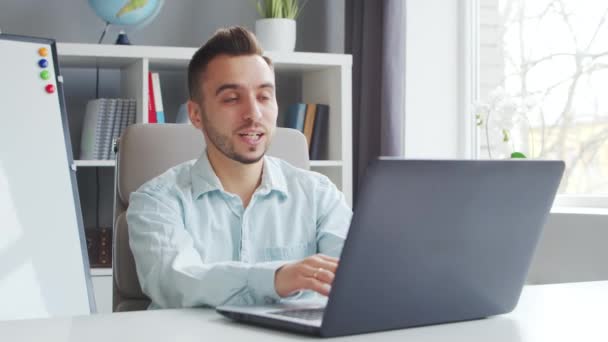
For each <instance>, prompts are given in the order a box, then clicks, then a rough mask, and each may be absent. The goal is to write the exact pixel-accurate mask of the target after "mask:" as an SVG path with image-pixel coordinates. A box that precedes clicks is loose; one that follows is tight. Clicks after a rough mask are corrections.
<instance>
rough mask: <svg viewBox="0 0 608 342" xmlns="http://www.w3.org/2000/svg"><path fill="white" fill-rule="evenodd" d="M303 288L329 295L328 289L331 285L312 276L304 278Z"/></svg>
mask: <svg viewBox="0 0 608 342" xmlns="http://www.w3.org/2000/svg"><path fill="white" fill-rule="evenodd" d="M304 288H305V289H307V290H312V291H315V292H317V293H320V294H322V295H324V296H329V291H330V290H331V286H330V285H329V284H326V283H323V282H321V281H319V280H317V279H314V278H305V280H304Z"/></svg>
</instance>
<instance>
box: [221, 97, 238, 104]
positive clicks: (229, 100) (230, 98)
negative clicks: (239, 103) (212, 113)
mask: <svg viewBox="0 0 608 342" xmlns="http://www.w3.org/2000/svg"><path fill="white" fill-rule="evenodd" d="M236 100H237V98H236V97H229V98H227V99H224V103H231V102H236Z"/></svg>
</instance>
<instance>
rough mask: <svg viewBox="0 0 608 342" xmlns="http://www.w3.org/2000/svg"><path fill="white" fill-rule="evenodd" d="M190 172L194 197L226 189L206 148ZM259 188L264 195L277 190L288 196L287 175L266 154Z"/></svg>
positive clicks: (275, 161) (274, 160)
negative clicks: (214, 169)
mask: <svg viewBox="0 0 608 342" xmlns="http://www.w3.org/2000/svg"><path fill="white" fill-rule="evenodd" d="M190 174H191V178H192V190H193V192H194V193H193V195H194V198H199V197H200V196H202V195H204V194H206V193H208V192H211V191H224V187H223V186H222V182H220V179H219V178H218V177H217V175H216V174H215V171H213V168H212V167H211V163H210V162H209V158H208V157H207V150H206V149H205V151H203V153H202V154H201V156H200V157H199V158H198V160H197V161H196V162H195V163H194V165H193V166H192V169H191V171H190ZM258 189H259V190H260V192H261V194H262V195H267V194H269V193H270V192H272V191H277V192H279V193H280V194H282V195H283V196H285V197H287V196H288V193H287V182H286V180H285V175H284V174H283V172H282V170H281V168H280V166H279V165H278V164H277V160H276V159H274V158H272V157H268V156H264V166H263V170H262V182H261V183H260V186H259V188H258Z"/></svg>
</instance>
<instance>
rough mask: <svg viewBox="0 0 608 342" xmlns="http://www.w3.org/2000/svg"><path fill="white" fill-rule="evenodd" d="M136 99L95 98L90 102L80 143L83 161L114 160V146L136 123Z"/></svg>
mask: <svg viewBox="0 0 608 342" xmlns="http://www.w3.org/2000/svg"><path fill="white" fill-rule="evenodd" d="M136 109H137V103H136V100H135V99H95V100H91V101H89V102H88V103H87V107H86V113H85V115H84V120H83V124H82V136H81V140H80V159H83V160H103V159H113V158H114V149H113V146H114V143H115V141H116V140H117V139H118V138H119V137H120V135H121V134H122V132H123V131H124V129H125V128H126V127H127V126H128V125H130V124H133V123H135V116H136Z"/></svg>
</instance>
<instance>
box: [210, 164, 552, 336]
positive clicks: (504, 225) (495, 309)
mask: <svg viewBox="0 0 608 342" xmlns="http://www.w3.org/2000/svg"><path fill="white" fill-rule="evenodd" d="M563 170H564V163H563V162H562V161H533V160H506V161H465V160H458V161H456V160H453V161H451V160H394V159H392V160H377V161H375V162H373V163H372V164H371V165H370V166H369V167H368V169H367V173H366V175H365V178H364V182H363V184H362V186H361V189H360V192H359V199H358V202H357V205H356V207H355V210H354V216H353V220H352V222H351V226H350V230H349V233H348V237H347V240H346V242H345V245H344V249H343V250H342V255H341V257H340V267H339V268H338V271H337V273H336V277H335V279H334V283H333V286H332V291H331V293H330V295H329V297H328V298H327V301H326V303H325V304H314V303H312V304H311V303H297V301H294V302H292V303H281V304H278V305H277V306H266V307H256V306H249V307H235V306H221V307H218V308H217V311H218V312H219V313H221V314H223V315H225V316H227V317H230V318H233V319H236V320H239V321H245V322H249V323H254V324H260V325H264V326H267V327H272V328H277V329H283V330H290V331H293V332H300V333H306V334H314V335H318V336H323V337H332V336H342V335H350V334H358V333H366V332H372V331H381V330H390V329H400V328H407V327H414V326H422V325H429V324H438V323H446V322H455V321H465V320H472V319H478V318H483V317H488V316H492V315H497V314H503V313H507V312H510V311H511V310H513V308H514V307H515V305H516V304H517V301H518V299H519V295H520V293H521V290H522V287H523V284H524V282H525V279H526V275H527V273H528V268H529V265H530V261H531V259H532V255H533V253H534V250H535V247H536V244H537V241H538V239H539V236H540V233H541V230H542V227H543V225H544V223H545V220H546V218H547V215H548V214H549V210H550V208H551V205H552V202H553V199H554V197H555V193H556V192H557V188H558V186H559V183H560V180H561V176H562V173H563Z"/></svg>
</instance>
